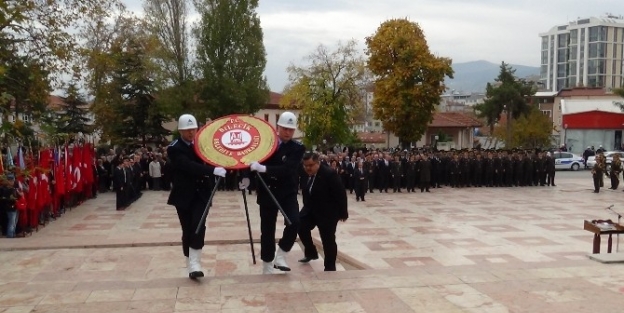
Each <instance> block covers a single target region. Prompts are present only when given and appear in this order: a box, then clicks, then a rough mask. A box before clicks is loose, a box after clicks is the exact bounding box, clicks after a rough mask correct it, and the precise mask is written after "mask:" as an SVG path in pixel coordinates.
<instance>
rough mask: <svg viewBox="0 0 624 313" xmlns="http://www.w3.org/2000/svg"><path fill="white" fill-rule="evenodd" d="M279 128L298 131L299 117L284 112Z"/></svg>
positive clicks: (280, 118) (279, 121) (278, 124)
mask: <svg viewBox="0 0 624 313" xmlns="http://www.w3.org/2000/svg"><path fill="white" fill-rule="evenodd" d="M277 126H282V127H284V128H290V129H297V116H295V114H293V113H292V112H284V113H282V114H281V115H280V117H279V119H278V120H277Z"/></svg>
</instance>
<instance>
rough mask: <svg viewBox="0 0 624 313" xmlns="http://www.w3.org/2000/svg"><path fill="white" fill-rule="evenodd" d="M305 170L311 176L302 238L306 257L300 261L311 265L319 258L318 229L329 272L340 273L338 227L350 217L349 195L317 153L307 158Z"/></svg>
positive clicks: (302, 218)
mask: <svg viewBox="0 0 624 313" xmlns="http://www.w3.org/2000/svg"><path fill="white" fill-rule="evenodd" d="M303 167H304V169H305V171H306V174H307V175H308V178H307V179H306V180H307V183H306V187H305V188H304V189H303V208H302V209H301V213H300V219H301V226H300V227H299V238H301V243H302V244H303V246H304V254H305V257H304V258H303V259H301V260H299V262H301V263H308V262H310V261H311V260H316V259H318V251H317V250H316V247H315V246H314V243H313V242H312V233H311V231H312V229H314V227H318V229H319V233H320V235H321V242H322V243H323V251H325V271H335V270H336V255H337V254H338V246H337V245H336V227H337V226H338V221H343V222H344V221H346V220H347V218H349V213H348V211H347V194H346V191H345V188H344V186H343V185H342V183H341V181H340V177H339V176H338V174H337V173H336V172H335V171H333V170H332V169H331V168H329V167H327V166H323V165H321V164H319V161H318V155H317V154H316V153H306V154H305V155H304V156H303Z"/></svg>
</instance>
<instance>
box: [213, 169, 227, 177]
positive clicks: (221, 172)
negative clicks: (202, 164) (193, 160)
mask: <svg viewBox="0 0 624 313" xmlns="http://www.w3.org/2000/svg"><path fill="white" fill-rule="evenodd" d="M212 173H213V174H215V176H221V177H225V174H226V173H227V171H226V170H225V169H224V168H223V167H215V169H214V171H213V172H212Z"/></svg>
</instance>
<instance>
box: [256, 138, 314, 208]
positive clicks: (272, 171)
mask: <svg viewBox="0 0 624 313" xmlns="http://www.w3.org/2000/svg"><path fill="white" fill-rule="evenodd" d="M304 153H305V146H304V145H302V144H301V143H299V142H296V141H293V140H290V141H288V142H284V143H281V144H280V147H279V148H278V149H277V150H276V151H275V152H274V153H273V155H271V157H269V158H268V159H267V160H265V161H264V162H262V165H264V166H266V169H267V170H266V173H262V174H260V175H261V176H262V178H263V179H264V182H265V183H266V184H267V186H268V187H269V189H271V192H272V193H273V196H275V198H276V199H277V200H278V201H280V200H282V199H286V198H289V197H294V198H296V197H297V191H298V190H299V170H301V166H302V165H301V160H302V158H303V154H304ZM256 186H258V187H257V188H256V193H257V194H258V199H257V201H256V202H257V203H258V204H259V205H267V206H270V205H274V202H273V199H271V196H270V195H269V193H268V192H267V191H266V189H265V188H264V187H263V186H262V185H261V184H260V183H258V184H256Z"/></svg>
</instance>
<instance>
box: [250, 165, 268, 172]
mask: <svg viewBox="0 0 624 313" xmlns="http://www.w3.org/2000/svg"><path fill="white" fill-rule="evenodd" d="M249 169H251V170H252V171H256V172H258V173H265V172H266V166H264V165H262V164H260V163H258V162H251V165H250V166H249Z"/></svg>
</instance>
